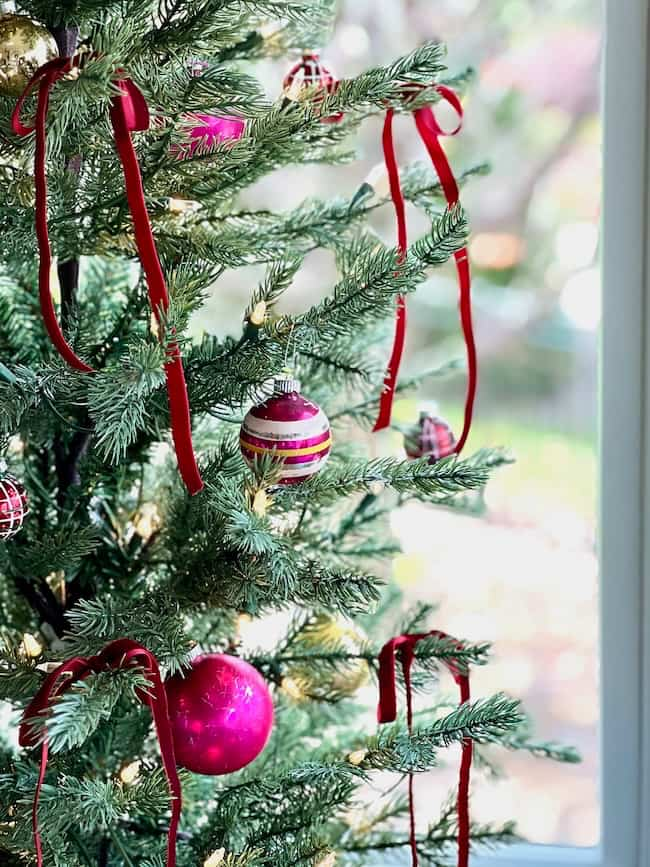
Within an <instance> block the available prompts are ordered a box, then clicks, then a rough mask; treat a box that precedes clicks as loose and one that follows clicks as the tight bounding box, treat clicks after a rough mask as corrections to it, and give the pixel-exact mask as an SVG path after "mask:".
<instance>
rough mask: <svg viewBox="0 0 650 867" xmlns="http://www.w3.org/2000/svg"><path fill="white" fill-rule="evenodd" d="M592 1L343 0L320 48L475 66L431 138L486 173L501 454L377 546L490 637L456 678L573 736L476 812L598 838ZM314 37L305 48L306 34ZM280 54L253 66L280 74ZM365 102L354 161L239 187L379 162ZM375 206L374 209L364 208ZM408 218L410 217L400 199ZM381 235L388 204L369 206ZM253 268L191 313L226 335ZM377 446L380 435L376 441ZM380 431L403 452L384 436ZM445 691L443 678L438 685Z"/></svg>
mask: <svg viewBox="0 0 650 867" xmlns="http://www.w3.org/2000/svg"><path fill="white" fill-rule="evenodd" d="M601 30H602V20H601V10H600V4H599V3H598V2H595V0H433V2H432V0H381V2H376V0H373V2H371V0H347V2H344V3H342V5H341V11H340V14H339V20H338V23H337V27H336V30H335V35H334V37H333V40H332V42H331V43H330V44H329V45H328V46H327V47H326V48H325V49H324V52H323V56H324V58H325V60H326V61H327V62H328V63H329V64H330V65H331V66H332V67H333V69H334V70H335V71H336V72H337V73H338V74H339V76H340V77H343V76H346V75H352V74H356V73H358V72H360V71H361V70H363V69H364V68H365V67H367V66H370V65H373V64H375V63H382V62H388V61H389V60H390V59H392V58H394V57H395V56H397V55H398V54H400V53H403V52H406V51H409V50H410V49H412V48H414V47H415V46H417V45H418V44H419V43H420V42H422V41H423V40H425V39H431V38H440V39H442V40H444V41H446V42H447V43H448V44H449V66H450V69H451V71H452V72H458V71H460V70H461V69H462V68H463V67H465V66H466V65H472V66H473V67H475V69H476V72H477V79H476V81H475V82H474V84H473V85H472V87H471V88H470V90H469V91H468V94H467V96H466V98H465V108H466V123H465V127H464V131H463V133H462V135H461V136H459V137H457V138H456V139H454V140H447V144H446V147H447V150H448V153H449V155H450V157H451V159H452V162H453V164H454V166H455V167H456V169H458V170H460V169H461V168H462V167H466V166H468V165H470V164H474V163H477V162H480V161H483V160H487V161H489V162H490V163H491V164H492V174H491V175H490V176H489V177H487V178H478V179H476V180H474V181H473V182H472V184H471V185H470V186H468V187H467V189H466V190H465V192H464V193H463V202H464V204H465V206H466V208H467V210H468V211H469V214H470V218H471V223H472V230H473V240H472V244H471V255H472V259H473V264H474V275H475V293H474V294H475V320H476V329H477V340H478V346H479V352H480V357H481V364H482V367H481V382H480V393H479V402H478V407H477V413H476V424H475V427H474V430H473V434H472V437H471V441H470V444H469V448H468V450H467V451H468V453H470V452H471V451H472V447H475V448H478V447H480V446H483V445H506V446H508V447H510V448H511V449H512V450H513V452H514V453H515V455H516V457H517V463H516V465H515V466H514V467H512V468H509V469H506V470H504V471H502V472H501V473H500V475H499V476H498V478H497V479H496V480H495V482H494V483H493V484H491V485H490V486H489V489H488V492H487V504H488V513H487V518H486V519H478V520H477V519H475V518H469V517H464V516H459V515H454V514H452V513H448V512H439V511H432V510H430V509H427V508H426V507H424V506H420V505H411V506H409V507H408V508H406V509H403V510H402V511H401V512H397V513H395V515H394V520H393V529H394V531H395V533H396V535H397V536H398V537H399V538H400V539H401V541H402V544H403V547H404V554H403V555H402V556H400V557H399V558H398V559H397V561H396V562H395V564H394V569H395V574H396V577H397V579H398V581H399V582H400V583H401V584H402V586H403V588H404V590H405V592H406V593H407V595H408V596H409V597H410V598H412V599H416V598H423V599H430V600H433V601H437V602H439V603H440V611H439V618H438V624H437V625H438V626H439V627H440V628H442V629H444V630H445V631H447V632H449V633H451V634H458V635H460V636H463V637H465V638H468V639H472V640H481V639H488V640H491V641H493V642H494V650H495V661H494V662H493V664H492V665H490V666H488V667H487V668H485V669H484V670H481V671H478V672H477V673H476V674H475V676H474V691H475V693H476V694H477V695H478V694H485V693H489V692H493V691H497V690H505V691H507V692H509V693H511V694H513V695H516V696H518V697H521V698H522V699H523V701H524V703H525V705H526V706H527V708H528V709H529V711H530V712H531V715H532V717H533V719H534V720H535V723H536V730H537V732H538V734H539V735H540V736H543V737H544V738H550V739H555V740H561V741H565V742H569V743H572V744H574V745H576V746H577V747H578V748H579V749H580V751H581V753H582V755H583V757H584V761H583V763H582V764H581V765H576V766H562V765H554V764H552V763H550V762H545V761H541V760H537V759H534V758H531V757H516V756H513V755H506V756H505V758H504V761H503V767H504V769H505V771H506V772H507V777H506V778H505V779H503V780H500V781H498V782H496V783H495V782H493V781H491V782H490V783H489V785H485V786H478V787H477V789H476V791H475V798H474V804H475V808H474V809H475V813H476V817H477V818H480V819H488V818H489V819H492V820H498V819H500V818H503V819H507V818H513V817H516V818H517V820H518V824H519V829H520V831H521V832H522V833H523V834H524V835H525V836H526V837H528V838H529V839H530V840H532V841H534V842H538V843H561V844H574V845H593V844H595V843H597V841H598V838H599V813H598V807H599V796H598V642H597V634H598V612H597V577H598V576H597V559H596V554H595V519H596V482H597V478H596V472H597V468H596V409H597V361H598V358H597V350H598V325H599V309H600V307H599V293H600V287H599V269H598V223H599V203H600V174H601V172H600V162H601V152H600V148H601V133H600V117H599V63H600V42H601V35H602V33H601ZM305 47H306V48H313V47H315V46H305ZM282 72H283V70H282V69H281V68H280V67H279V66H277V65H274V64H269V65H268V67H266V69H265V70H264V74H265V80H266V81H267V83H268V87H269V91H270V92H271V93H277V92H278V90H279V87H280V82H281V77H282ZM380 134H381V122H380V120H376V121H372V122H368V123H367V124H366V126H365V127H364V129H363V130H362V133H361V135H360V137H359V150H360V157H361V163H356V164H353V165H350V166H345V167H335V168H323V167H313V166H312V167H309V166H302V167H296V168H294V169H291V170H283V171H280V172H277V173H275V174H274V175H273V176H272V177H271V178H268V179H266V180H265V181H264V182H262V183H260V184H259V185H257V187H256V188H255V190H254V191H252V193H250V194H249V196H248V198H249V200H250V201H254V202H255V204H256V205H257V206H262V207H263V206H269V207H274V208H277V209H282V208H287V207H291V206H293V205H296V204H298V203H299V202H300V201H301V200H302V199H303V198H305V197H306V196H309V195H318V194H323V195H330V194H332V193H335V192H340V193H344V194H346V195H351V194H352V193H353V192H354V191H355V190H356V189H357V188H358V186H359V185H360V183H361V182H362V181H363V179H364V177H365V175H366V173H367V171H368V170H369V169H370V168H371V167H372V166H374V165H375V164H376V163H378V162H379V161H380V159H381V151H380ZM396 140H397V144H398V150H399V154H400V159H401V161H402V162H407V161H411V160H413V159H418V158H419V159H424V157H425V153H424V149H423V147H422V145H421V144H420V143H419V140H418V139H417V137H416V135H415V132H414V129H413V125H412V122H411V121H410V120H409V119H408V118H400V119H398V121H397V122H396ZM375 213H377V212H375ZM410 220H411V222H410V225H411V233H412V236H413V237H415V236H416V235H417V234H419V233H420V232H422V231H424V229H425V225H426V224H425V220H424V218H423V217H422V216H421V215H420V216H418V215H417V214H416V213H415V212H413V213H411V215H410ZM373 222H374V225H375V227H376V228H377V230H378V231H379V232H380V233H381V235H382V236H383V237H384V238H385V239H386V240H389V241H391V242H392V241H393V238H394V218H393V215H392V213H391V211H390V209H389V208H385V209H383V210H382V211H381V212H380V213H378V214H377V217H376V219H374V220H373ZM256 278H257V273H254V272H253V271H251V273H250V274H249V273H248V272H247V271H246V269H241V270H238V271H237V272H234V273H233V274H231V275H227V276H225V277H224V278H222V279H221V280H220V281H219V284H218V288H217V291H215V294H214V297H213V298H212V299H211V300H210V302H209V305H208V309H207V312H206V311H204V312H203V314H202V316H201V326H202V327H204V328H206V330H208V331H215V332H217V333H219V334H223V333H226V332H231V333H237V331H238V329H239V328H240V327H241V315H242V309H243V306H244V305H245V303H246V301H247V299H248V296H249V294H250V290H251V288H252V287H253V286H254V285H255V282H256ZM332 278H333V271H332V262H331V259H330V257H328V256H326V255H324V254H318V253H317V254H314V255H311V256H309V257H308V259H307V260H306V267H305V268H304V269H303V270H302V272H301V274H300V276H299V279H298V280H297V281H296V285H295V287H294V288H293V289H292V291H291V293H290V295H291V297H290V298H289V299H288V303H289V305H290V306H291V307H292V308H293V309H301V308H303V307H304V306H307V305H308V304H309V303H311V301H313V300H314V299H315V298H316V297H317V296H318V295H320V293H322V291H323V289H324V288H326V287H327V286H331V285H332V282H333V279H332ZM456 294H457V288H456V283H455V275H454V272H453V270H451V269H449V270H444V271H438V272H436V273H435V275H434V276H433V278H432V279H431V280H430V281H429V283H428V284H427V285H426V286H425V287H423V288H422V289H420V291H419V292H418V297H417V298H415V299H412V300H411V301H410V302H409V303H410V308H409V313H410V316H409V319H410V327H409V335H408V341H409V347H408V357H407V360H406V365H405V373H406V374H408V373H409V371H416V370H421V369H423V368H430V367H432V366H434V365H435V364H436V363H437V362H443V361H446V360H449V359H450V358H456V357H462V343H461V338H460V329H459V324H458V318H457V306H456ZM464 387H465V380H464V375H463V374H462V373H459V374H457V375H455V376H454V377H452V378H451V379H449V380H445V381H444V383H442V384H441V383H440V382H439V381H433V383H429V385H427V384H425V385H424V386H423V388H422V389H421V393H420V395H419V396H418V399H417V401H416V400H412V401H408V402H405V401H403V402H402V403H401V404H400V405H399V406H398V419H399V420H401V421H403V422H407V421H411V420H413V419H414V418H416V417H417V410H418V409H420V408H421V407H423V406H428V405H429V404H428V402H430V401H432V400H434V401H435V402H436V403H437V405H438V409H439V411H440V412H441V414H443V415H444V416H445V417H446V418H448V419H449V420H450V421H452V422H453V424H454V426H455V428H456V430H459V428H460V421H461V412H462V400H463V397H464ZM383 445H385V443H384V442H383V441H382V447H383ZM389 447H390V448H392V449H393V450H394V452H395V453H396V454H401V438H400V437H398V436H397V435H395V436H394V441H393V442H390V443H389ZM450 690H451V687H450ZM452 777H453V774H452V773H451V770H450V773H449V775H447V776H444V775H443V776H441V775H440V774H434V775H431V777H430V779H427V780H424V779H422V778H420V779H419V781H418V789H419V790H420V792H421V798H420V800H421V801H422V803H421V808H420V816H419V818H420V821H422V823H423V824H425V823H426V820H427V811H428V810H430V816H431V817H432V816H433V815H435V814H436V813H437V809H438V804H439V801H438V800H437V797H436V796H437V794H440V798H441V799H442V798H443V797H444V796H445V794H446V791H447V788H448V786H449V784H450V781H451V779H452Z"/></svg>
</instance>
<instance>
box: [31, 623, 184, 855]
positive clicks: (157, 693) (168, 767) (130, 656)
mask: <svg viewBox="0 0 650 867" xmlns="http://www.w3.org/2000/svg"><path fill="white" fill-rule="evenodd" d="M129 666H140V667H142V669H143V671H144V674H145V677H146V678H147V680H148V681H149V682H150V683H151V692H145V691H143V690H138V693H137V694H138V698H139V699H140V701H141V702H142V703H143V704H147V705H148V706H149V708H150V710H151V715H152V717H153V722H154V727H155V729H156V736H157V738H158V744H159V746H160V754H161V758H162V763H163V767H164V770H165V774H166V776H167V784H168V786H169V792H170V795H171V819H170V823H169V831H168V834H167V867H175V865H176V838H177V834H178V825H179V822H180V816H181V809H182V792H181V784H180V780H179V778H178V771H177V769H176V759H175V756H174V743H173V738H172V731H171V726H170V723H169V712H168V709H167V694H166V692H165V686H164V683H163V680H162V676H161V674H160V668H159V667H158V661H157V660H156V657H155V656H154V655H153V653H151V651H150V650H147V648H146V647H143V646H142V645H141V644H138V643H137V642H136V641H132V640H131V639H130V638H120V639H118V640H116V641H112V642H111V643H110V644H108V645H106V647H105V648H104V649H103V650H102V652H101V653H100V654H99V655H97V656H89V657H83V656H76V657H74V658H72V659H69V660H68V661H67V662H64V663H63V664H62V665H60V666H59V667H58V668H57V669H56V670H55V671H53V672H52V673H51V674H49V675H48V676H47V678H46V679H45V681H44V682H43V684H42V686H41V688H40V689H39V691H38V692H37V693H36V695H35V696H34V698H33V699H32V701H31V702H30V704H29V705H28V707H27V708H26V709H25V712H24V713H23V716H22V719H21V722H20V729H19V736H18V740H19V743H20V745H21V746H23V747H35V746H36V745H37V743H38V734H37V732H36V731H35V730H34V725H33V724H34V721H35V720H37V719H39V718H40V719H43V717H44V715H45V714H46V712H47V711H48V710H49V709H50V707H51V706H52V704H53V703H54V701H56V699H57V698H59V696H61V695H63V693H64V692H66V691H67V690H68V689H70V687H72V686H73V685H74V684H75V683H77V682H78V681H80V680H84V679H85V678H86V677H88V675H90V674H93V673H98V672H100V671H107V670H112V669H118V668H127V667H129ZM48 756H49V749H48V742H47V733H46V732H45V734H44V736H43V741H42V744H41V762H40V768H39V774H38V781H37V784H36V791H35V793H34V802H33V806H32V829H33V835H34V847H35V849H36V860H37V865H38V867H43V847H42V843H41V836H40V832H39V828H38V803H39V800H40V795H41V790H42V788H43V782H44V780H45V773H46V771H47V762H48Z"/></svg>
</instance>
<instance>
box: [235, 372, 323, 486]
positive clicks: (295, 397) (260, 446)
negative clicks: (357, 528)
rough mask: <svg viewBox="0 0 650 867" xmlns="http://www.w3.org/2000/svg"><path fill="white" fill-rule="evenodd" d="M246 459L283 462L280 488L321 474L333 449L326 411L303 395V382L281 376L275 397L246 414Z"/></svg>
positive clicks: (242, 440) (242, 434) (243, 444)
mask: <svg viewBox="0 0 650 867" xmlns="http://www.w3.org/2000/svg"><path fill="white" fill-rule="evenodd" d="M239 445H240V448H241V452H242V455H243V456H244V460H245V461H246V463H247V464H248V465H249V466H252V465H253V463H254V462H255V460H256V458H258V456H261V455H272V456H273V457H275V458H277V459H278V461H281V470H280V480H279V483H280V484H281V485H295V484H298V483H299V482H304V481H305V479H308V478H310V477H311V476H313V475H314V474H315V473H317V472H319V470H321V469H322V468H323V467H324V466H325V462H326V461H327V456H328V455H329V452H330V448H331V446H332V436H331V431H330V424H329V421H328V420H327V416H326V415H325V413H324V412H323V410H322V409H321V408H320V407H319V406H318V405H317V404H315V403H312V401H310V400H307V398H305V397H303V396H302V395H301V394H300V383H299V382H298V381H297V380H295V379H292V378H291V377H278V378H276V379H275V381H274V383H273V394H272V395H271V397H269V398H268V399H267V400H265V401H264V403H261V404H259V406H254V407H253V408H252V409H251V410H250V411H249V412H248V413H247V415H246V417H245V419H244V422H243V424H242V426H241V430H240V434H239Z"/></svg>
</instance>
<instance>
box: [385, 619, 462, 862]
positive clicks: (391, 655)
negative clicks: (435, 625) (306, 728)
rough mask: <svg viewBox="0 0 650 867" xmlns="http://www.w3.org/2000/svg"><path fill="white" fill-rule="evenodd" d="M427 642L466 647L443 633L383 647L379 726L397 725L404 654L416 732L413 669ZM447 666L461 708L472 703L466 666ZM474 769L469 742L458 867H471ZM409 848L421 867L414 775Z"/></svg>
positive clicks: (458, 808) (409, 720) (405, 638)
mask: <svg viewBox="0 0 650 867" xmlns="http://www.w3.org/2000/svg"><path fill="white" fill-rule="evenodd" d="M424 638H441V639H446V640H449V641H452V642H454V643H455V645H456V646H457V647H459V648H460V647H462V644H461V642H459V641H456V640H455V639H452V638H451V636H449V635H447V634H446V633H445V632H441V631H440V630H439V629H433V630H431V631H430V632H419V633H412V634H410V635H398V636H397V637H396V638H391V639H390V641H387V642H386V644H385V645H384V646H383V647H382V649H381V652H380V654H379V704H378V707H377V719H378V721H379V723H389V722H393V721H394V720H395V719H396V718H397V682H396V677H395V669H396V663H395V656H396V654H397V652H398V651H399V652H400V662H401V666H402V675H403V677H404V686H405V689H406V719H407V725H408V730H409V732H410V731H412V729H413V689H412V685H411V668H412V666H413V660H414V659H415V648H416V645H417V644H418V642H420V641H422V640H423V639H424ZM443 662H444V664H445V666H446V667H447V669H448V670H449V672H450V673H451V675H452V677H453V678H454V680H455V681H456V683H457V684H458V687H459V690H460V704H464V703H465V702H467V701H469V699H470V685H469V674H468V673H466V671H465V666H464V665H463V664H461V663H460V662H459V661H458V660H457V659H455V658H450V659H446V660H443ZM471 766H472V741H471V740H470V739H469V738H466V739H465V740H464V741H463V744H462V753H461V761H460V771H459V775H458V798H457V801H456V812H457V815H458V867H468V864H469V848H470V820H469V782H470V771H471ZM408 792H409V822H410V833H409V845H410V847H411V863H412V864H413V867H417V865H418V862H419V858H418V851H417V837H416V833H415V800H414V793H413V774H412V773H411V774H409V786H408Z"/></svg>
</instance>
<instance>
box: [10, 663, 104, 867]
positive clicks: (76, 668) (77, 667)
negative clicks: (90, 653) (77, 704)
mask: <svg viewBox="0 0 650 867" xmlns="http://www.w3.org/2000/svg"><path fill="white" fill-rule="evenodd" d="M91 661H92V660H89V659H86V658H84V657H81V656H77V657H74V658H72V659H69V660H68V661H67V662H64V663H63V665H60V666H59V667H58V668H57V669H55V670H54V671H53V672H52V673H51V674H49V675H48V676H47V677H46V679H45V680H44V681H43V684H42V685H41V688H40V689H39V690H38V692H37V693H36V695H35V696H34V698H33V699H32V701H31V702H30V703H29V705H28V706H27V707H26V708H25V711H24V712H23V715H22V718H21V721H20V728H19V731H18V742H19V744H20V746H22V747H29V748H31V747H35V746H36V745H37V743H38V740H39V732H38V730H37V729H36V728H35V725H34V724H35V723H36V722H37V721H38V719H39V718H40V719H41V720H42V718H43V713H44V712H45V711H46V710H47V709H48V708H49V707H50V706H51V704H52V702H53V701H54V699H55V698H57V697H58V696H60V695H62V694H63V693H64V692H65V691H66V690H68V689H70V687H71V686H72V685H73V684H74V683H76V682H77V681H78V680H82V679H83V678H84V677H86V676H87V675H88V674H90V672H91V671H92V667H91V665H90V663H91ZM42 738H43V739H42V743H41V760H40V765H39V769H38V777H37V780H36V788H35V790H34V800H33V802H32V836H33V840H34V849H35V850H36V863H37V867H43V845H42V842H41V834H40V831H39V827H38V805H39V802H40V799H41V791H42V789H43V783H44V782H45V774H46V772H47V763H48V758H49V746H48V742H47V733H46V732H45V731H43V735H42Z"/></svg>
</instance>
